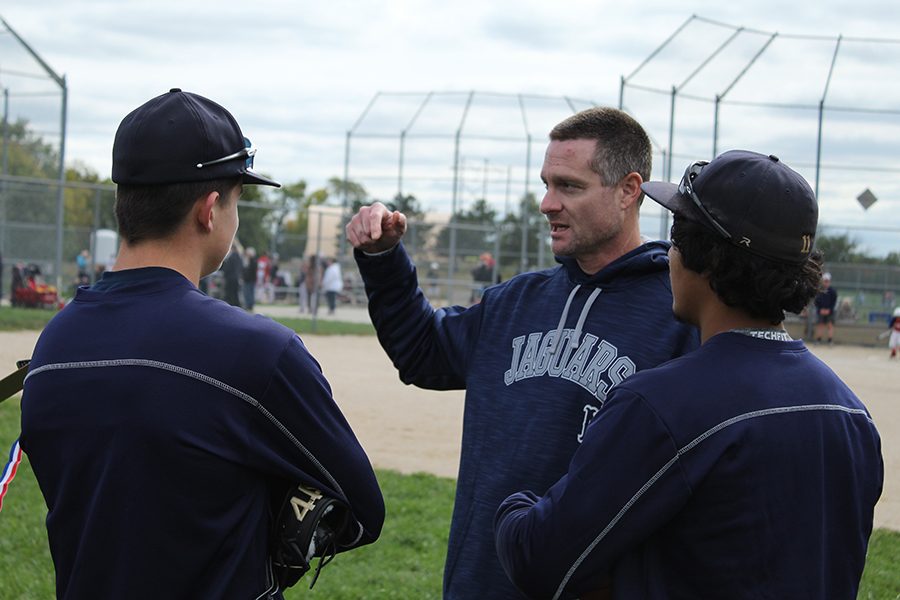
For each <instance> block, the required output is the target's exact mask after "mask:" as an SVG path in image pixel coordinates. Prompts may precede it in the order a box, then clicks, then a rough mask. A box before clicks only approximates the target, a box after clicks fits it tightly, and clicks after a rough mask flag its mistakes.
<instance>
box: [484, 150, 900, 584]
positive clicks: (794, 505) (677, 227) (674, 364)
mask: <svg viewBox="0 0 900 600" xmlns="http://www.w3.org/2000/svg"><path fill="white" fill-rule="evenodd" d="M643 189H644V191H645V192H646V193H647V195H648V196H650V197H652V198H653V199H654V200H656V201H657V202H659V203H660V204H662V205H663V206H665V207H666V208H668V209H670V210H672V211H674V213H675V221H674V225H673V226H672V247H671V249H670V250H669V262H670V267H671V279H672V290H673V293H674V304H673V310H674V312H675V315H676V316H677V317H679V318H681V319H683V320H685V321H687V322H689V323H693V324H694V325H696V326H697V327H698V328H699V329H700V338H701V341H702V346H701V347H700V349H698V350H696V351H695V352H692V353H690V354H688V355H686V356H683V357H681V358H678V359H675V360H672V361H670V362H668V363H666V364H665V365H662V366H660V367H658V368H656V369H649V370H647V371H643V372H641V373H637V374H636V375H635V376H634V377H631V378H629V379H628V380H627V381H625V382H623V383H622V384H620V385H619V386H617V387H616V388H615V389H614V390H613V391H612V393H611V394H610V395H609V398H608V400H607V402H606V404H604V406H603V408H602V409H601V410H600V412H599V413H598V415H597V418H596V419H594V421H593V423H592V424H591V425H590V427H589V428H588V430H587V432H586V434H585V439H584V443H583V444H582V445H581V447H580V448H579V449H578V451H577V452H576V453H575V457H574V458H573V459H572V464H571V465H570V466H569V470H568V473H567V474H566V475H565V476H563V477H562V478H561V479H560V480H559V481H558V482H556V483H555V484H554V485H553V486H552V487H551V488H550V489H549V490H547V491H545V492H542V491H537V493H534V491H527V492H520V493H516V494H513V495H511V496H510V497H509V498H507V499H506V500H505V501H504V502H503V504H502V505H501V507H500V509H499V510H498V512H497V517H496V541H497V553H498V554H499V556H500V561H501V562H502V563H503V567H504V569H505V570H506V572H507V573H508V574H509V576H510V578H511V579H512V580H513V581H514V582H515V583H516V586H517V587H518V588H519V589H520V590H522V592H524V593H525V594H526V595H527V596H529V597H532V598H554V599H555V598H576V597H583V596H584V595H585V593H591V592H596V591H597V590H598V588H603V587H604V586H606V592H607V595H606V597H610V596H611V597H613V598H617V599H623V600H624V599H628V600H634V599H642V598H643V599H656V598H658V599H667V598H712V597H715V598H730V599H735V600H740V599H744V598H746V599H751V598H816V599H825V598H835V599H838V598H840V599H843V598H855V597H856V593H857V588H858V586H859V580H860V577H861V575H862V571H863V567H864V565H865V559H866V548H867V543H868V539H869V535H870V533H871V532H872V515H873V511H874V507H875V503H876V501H877V500H878V497H879V496H880V494H881V489H882V485H883V482H884V464H883V462H882V458H881V445H880V440H879V436H878V432H877V431H876V429H875V425H874V423H873V422H872V417H871V416H870V415H869V413H868V411H867V410H866V408H865V406H863V404H862V403H861V402H860V400H859V399H858V398H857V397H856V396H855V395H854V394H853V392H852V391H850V389H849V388H847V386H846V385H845V384H844V383H843V382H842V381H841V380H840V379H839V378H838V377H837V375H835V374H834V373H833V372H832V371H831V369H829V368H828V367H827V366H826V365H825V364H824V363H823V362H822V361H820V360H819V359H817V358H816V357H815V356H813V355H812V354H811V353H810V352H809V351H808V350H807V349H806V347H805V346H804V344H803V342H802V341H800V340H792V339H791V337H790V336H789V335H788V333H787V331H785V329H784V327H783V326H782V322H783V321H784V313H785V311H790V312H793V313H798V312H800V311H801V310H802V309H803V307H804V306H806V304H807V303H808V302H809V301H810V300H811V299H812V298H813V296H815V294H816V291H817V289H818V287H819V281H820V277H821V274H822V271H821V265H822V257H821V254H820V253H818V252H814V251H813V250H812V249H813V246H814V241H815V234H816V223H817V218H818V207H817V204H816V199H815V196H814V195H813V191H812V189H811V188H810V187H809V184H808V183H807V182H806V181H805V180H804V179H803V178H802V177H801V176H800V175H799V174H797V173H796V172H794V171H793V170H791V169H790V168H788V167H787V166H786V165H784V163H782V162H781V161H779V160H778V158H776V157H774V156H765V155H762V154H757V153H754V152H747V151H742V150H733V151H730V152H726V153H724V154H723V155H721V156H719V157H718V158H716V159H715V160H713V161H712V162H709V163H707V162H706V161H700V162H697V163H694V164H692V165H691V166H689V167H688V169H687V171H686V172H685V174H684V177H683V178H682V180H681V184H680V185H675V184H671V183H662V182H653V183H646V184H644V186H643ZM607 584H608V585H607Z"/></svg>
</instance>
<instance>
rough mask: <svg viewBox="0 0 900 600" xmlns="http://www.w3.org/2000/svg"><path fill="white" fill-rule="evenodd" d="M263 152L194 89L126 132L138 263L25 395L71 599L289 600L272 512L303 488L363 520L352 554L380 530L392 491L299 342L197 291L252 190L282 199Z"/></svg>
mask: <svg viewBox="0 0 900 600" xmlns="http://www.w3.org/2000/svg"><path fill="white" fill-rule="evenodd" d="M255 152H256V151H255V150H254V149H252V148H251V147H250V144H249V141H248V140H247V139H246V138H245V137H244V136H243V134H242V133H241V130H240V128H239V127H238V124H237V122H236V121H235V120H234V117H232V115H231V114H230V113H229V112H228V111H227V110H225V109H224V108H223V107H222V106H220V105H218V104H216V103H215V102H212V101H211V100H208V99H207V98H204V97H202V96H198V95H196V94H191V93H188V92H182V91H181V90H179V89H173V90H171V91H170V92H168V93H167V94H163V95H161V96H158V97H156V98H153V99H152V100H150V101H148V102H146V103H145V104H143V105H142V106H140V107H138V108H137V109H135V110H134V111H133V112H131V113H130V114H129V115H127V116H126V117H125V119H124V120H123V121H122V123H121V124H120V125H119V129H118V131H117V132H116V139H115V143H114V145H113V168H112V179H113V181H115V182H116V183H117V184H118V188H117V190H116V219H117V222H118V225H119V234H120V236H121V238H122V240H123V242H122V247H121V248H120V250H119V255H118V257H117V258H116V263H115V266H114V267H113V270H112V271H110V272H108V273H105V274H104V275H103V278H102V279H101V280H100V281H98V282H97V283H96V284H94V285H93V286H91V287H90V288H87V287H83V288H80V289H79V290H78V293H77V295H76V296H75V299H74V300H73V301H72V302H71V303H70V304H69V305H67V306H66V308H64V309H63V310H62V311H61V312H60V313H59V314H57V315H56V316H55V317H54V318H53V320H52V321H51V322H50V323H49V324H48V325H47V327H46V328H45V329H44V331H43V333H42V334H41V337H40V339H39V340H38V343H37V346H36V348H35V352H34V357H33V360H32V361H31V365H30V367H29V373H28V377H27V379H26V382H25V391H24V394H23V398H22V437H21V442H22V448H23V450H24V451H25V452H26V453H27V454H28V458H29V459H30V461H31V465H32V467H33V468H34V473H35V475H36V477H37V480H38V483H39V485H40V487H41V491H42V492H43V495H44V499H45V501H46V502H47V508H48V511H49V512H48V515H47V531H48V534H49V539H50V552H51V555H52V557H53V563H54V566H55V567H56V593H57V596H58V597H59V598H67V599H79V598H92V599H93V598H138V599H143V598H146V599H148V600H150V599H153V600H157V599H159V598H256V599H263V598H265V599H276V598H281V597H282V593H281V589H280V588H279V583H280V582H282V581H288V579H284V578H283V577H281V576H279V575H278V573H277V569H274V568H273V567H274V566H277V565H273V563H276V561H274V560H273V558H272V556H273V552H274V550H276V544H277V542H278V541H279V536H278V535H277V533H276V527H275V524H274V523H273V520H274V519H273V514H275V513H276V511H278V510H279V508H280V505H281V503H282V501H283V500H284V499H285V498H286V495H287V492H288V489H291V488H294V487H295V486H297V485H298V484H303V485H305V486H308V487H311V488H315V489H317V490H319V491H321V492H322V493H323V494H325V495H326V496H329V497H331V498H335V499H338V500H340V501H342V502H343V503H345V504H346V505H347V506H349V508H350V513H351V516H350V518H349V521H350V523H349V525H350V526H349V528H348V529H347V530H346V531H345V536H344V537H342V538H340V539H338V540H337V545H338V548H337V549H338V550H347V549H350V548H353V547H356V546H359V545H362V544H367V543H371V542H373V541H374V540H375V539H376V538H377V537H378V535H379V533H380V531H381V526H382V522H383V521H384V503H383V501H382V497H381V493H380V491H379V489H378V483H377V481H376V479H375V474H374V472H373V471H372V467H371V465H370V463H369V460H368V458H367V457H366V454H365V453H364V452H363V449H362V448H361V447H360V445H359V442H358V441H357V439H356V437H355V436H354V434H353V432H352V431H351V429H350V426H349V425H348V424H347V422H346V420H345V419H344V417H343V415H342V414H341V412H340V410H339V409H338V407H337V405H336V404H335V402H334V399H333V398H332V395H331V388H330V387H329V385H328V382H327V381H326V380H325V377H324V375H323V374H322V370H321V369H320V368H319V365H318V363H317V362H316V361H315V359H314V358H313V357H312V356H311V355H310V354H309V352H308V351H307V350H306V347H305V346H304V345H303V342H302V341H301V340H300V338H299V337H298V336H297V334H296V333H294V332H293V331H291V330H290V329H288V328H286V327H283V326H281V325H279V324H277V323H275V322H273V321H272V320H270V319H268V318H265V317H261V316H254V315H251V314H248V313H246V312H245V311H243V310H241V309H240V308H238V307H234V306H230V305H229V304H226V303H225V302H222V301H220V300H215V299H213V298H210V297H209V296H206V295H205V294H203V293H202V292H201V291H200V290H199V289H197V284H198V282H199V280H200V278H201V277H203V276H205V275H209V274H210V273H212V272H214V271H216V270H217V269H218V268H219V267H220V266H221V264H222V261H223V259H224V258H225V256H226V254H227V253H228V251H229V250H230V249H231V245H232V241H233V240H234V235H235V232H236V230H237V226H238V206H237V203H238V198H239V197H240V194H241V190H242V185H248V184H250V185H253V184H257V185H275V186H277V185H279V184H278V183H276V182H274V181H272V180H271V179H268V178H266V177H264V176H262V175H260V174H258V173H256V172H254V171H253V170H252V169H251V167H252V159H253V155H254V154H255ZM304 550H305V549H304Z"/></svg>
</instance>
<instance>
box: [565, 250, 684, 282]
mask: <svg viewBox="0 0 900 600" xmlns="http://www.w3.org/2000/svg"><path fill="white" fill-rule="evenodd" d="M670 246H671V244H669V242H666V241H662V240H654V241H650V242H646V243H644V244H641V245H640V246H638V247H637V248H635V249H634V250H632V251H631V252H629V253H628V254H624V255H622V256H620V257H619V258H617V259H616V260H614V261H613V262H611V263H609V264H608V265H606V266H605V267H604V268H603V269H601V270H600V271H598V272H597V273H594V274H593V275H587V274H586V273H585V272H584V271H582V270H581V267H579V266H578V262H577V261H576V260H575V259H574V258H572V257H569V256H557V257H556V262H558V263H559V264H561V265H562V266H563V267H564V268H565V270H566V273H568V275H569V280H570V281H571V282H572V284H573V285H583V286H591V287H608V288H613V287H619V286H624V285H628V283H629V282H630V281H633V280H634V279H637V278H640V277H643V276H645V275H647V274H648V273H653V272H658V271H668V269H669V256H668V253H669V247H670Z"/></svg>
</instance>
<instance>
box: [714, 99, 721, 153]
mask: <svg viewBox="0 0 900 600" xmlns="http://www.w3.org/2000/svg"><path fill="white" fill-rule="evenodd" d="M721 100H722V98H721V97H720V96H719V95H718V94H716V104H715V108H714V109H713V151H712V154H713V158H715V157H716V156H718V155H719V103H720V102H721Z"/></svg>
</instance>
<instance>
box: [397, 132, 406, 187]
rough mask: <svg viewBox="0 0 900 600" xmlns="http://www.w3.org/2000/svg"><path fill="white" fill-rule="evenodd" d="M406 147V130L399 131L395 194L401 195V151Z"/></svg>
mask: <svg viewBox="0 0 900 600" xmlns="http://www.w3.org/2000/svg"><path fill="white" fill-rule="evenodd" d="M405 148H406V130H405V129H404V130H403V131H401V132H400V159H399V161H398V164H397V196H398V197H403V153H404V150H405Z"/></svg>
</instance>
